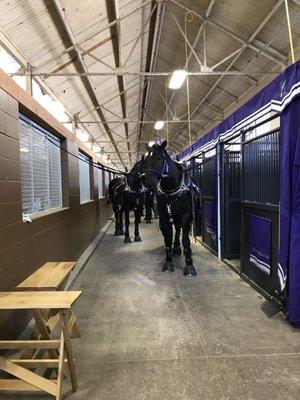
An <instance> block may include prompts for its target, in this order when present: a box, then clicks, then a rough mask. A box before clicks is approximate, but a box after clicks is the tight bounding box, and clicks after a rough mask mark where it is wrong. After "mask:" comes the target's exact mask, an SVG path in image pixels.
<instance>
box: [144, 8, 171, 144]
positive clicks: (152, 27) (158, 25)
mask: <svg viewBox="0 0 300 400" xmlns="http://www.w3.org/2000/svg"><path fill="white" fill-rule="evenodd" d="M154 7H156V10H155V11H154V14H152V17H151V19H150V24H149V35H148V48H147V59H146V66H145V73H149V74H150V73H151V72H150V71H153V70H154V69H155V64H156V58H157V51H155V50H156V48H157V46H158V44H159V42H160V34H161V30H162V23H163V17H164V12H165V2H164V3H163V4H162V3H161V2H159V3H158V4H156V2H155V1H152V3H151V11H152V10H153V8H154ZM146 71H147V72H146ZM149 76H150V75H149ZM151 87H152V81H151V80H150V79H149V78H147V76H146V75H145V78H144V90H143V95H142V102H141V119H142V120H143V119H144V118H145V113H146V110H147V105H148V98H149V93H150V90H151ZM139 128H140V129H139V135H138V140H140V139H141V135H142V124H140V127H139ZM138 151H139V144H138V146H137V152H138Z"/></svg>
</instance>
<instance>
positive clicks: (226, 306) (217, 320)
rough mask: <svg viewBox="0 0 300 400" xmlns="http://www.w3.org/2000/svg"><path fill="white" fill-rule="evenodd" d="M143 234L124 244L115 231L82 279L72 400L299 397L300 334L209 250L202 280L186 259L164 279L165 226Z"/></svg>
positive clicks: (203, 255)
mask: <svg viewBox="0 0 300 400" xmlns="http://www.w3.org/2000/svg"><path fill="white" fill-rule="evenodd" d="M141 231H142V238H143V242H142V243H132V244H130V245H124V244H123V243H122V238H115V237H113V236H112V233H113V229H112V227H111V228H110V229H109V231H108V233H107V235H106V236H105V237H104V239H103V240H102V242H101V243H100V244H99V246H98V248H97V250H96V251H95V253H94V254H93V256H92V257H91V259H90V261H89V263H88V265H87V267H86V269H85V270H84V271H83V273H82V275H81V276H80V278H79V280H78V281H77V283H76V287H75V288H76V289H82V290H83V295H82V298H81V300H80V301H79V302H78V304H77V308H76V312H77V315H78V317H79V323H80V326H81V330H82V332H83V337H82V339H81V340H80V341H78V342H77V345H75V354H76V359H77V368H78V376H79V389H78V392H77V393H76V394H75V395H72V396H71V398H72V399H73V398H74V399H82V400H85V399H89V400H92V399H95V400H96V399H97V400H98V399H105V400H108V399H116V400H119V399H120V400H138V399H147V400H152V399H153V400H154V399H155V400H156V399H157V400H161V399H164V400H167V399H170V400H171V399H172V400H175V399H176V400H177V399H178V400H179V399H180V400H183V399H195V400H196V399H197V400H199V399H201V400H205V399H213V400H216V399H235V400H236V399H264V400H266V399H272V400H275V399H281V400H283V399H296V398H298V395H299V393H300V341H299V333H297V332H296V331H294V330H293V329H292V328H291V327H290V326H288V325H287V324H286V323H285V321H284V320H283V318H282V317H280V316H278V317H275V318H274V319H272V320H269V319H267V318H266V317H265V316H264V314H263V313H262V312H261V311H260V308H259V307H260V304H261V303H262V301H263V299H262V298H261V296H259V295H258V294H257V293H256V292H255V291H254V290H253V289H252V288H250V287H249V286H248V285H247V284H246V283H244V282H243V281H242V280H241V279H240V278H239V277H238V276H237V275H236V274H235V273H233V272H232V271H231V270H230V269H229V268H227V267H226V266H224V265H223V264H219V263H218V261H217V260H216V258H215V257H214V256H212V255H211V254H210V253H209V252H208V251H207V250H205V249H203V248H202V246H201V245H194V253H195V261H196V265H197V271H198V277H197V278H196V279H187V278H184V277H183V276H182V273H181V268H182V261H183V259H182V260H179V259H177V260H176V272H175V273H174V274H165V273H162V272H161V271H160V264H161V261H162V259H163V247H162V242H161V236H160V233H159V231H158V229H157V224H156V223H155V224H152V225H151V226H149V225H145V224H143V225H142V230H141ZM283 365H284V367H282V366H283Z"/></svg>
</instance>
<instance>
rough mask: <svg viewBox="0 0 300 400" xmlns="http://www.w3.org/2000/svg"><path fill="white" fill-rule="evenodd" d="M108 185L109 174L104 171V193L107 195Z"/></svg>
mask: <svg viewBox="0 0 300 400" xmlns="http://www.w3.org/2000/svg"><path fill="white" fill-rule="evenodd" d="M108 185H109V172H108V171H104V193H107V191H108Z"/></svg>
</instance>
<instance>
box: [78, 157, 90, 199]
mask: <svg viewBox="0 0 300 400" xmlns="http://www.w3.org/2000/svg"><path fill="white" fill-rule="evenodd" d="M79 157H80V159H79V182H80V203H84V202H86V201H89V200H91V183H90V182H91V181H90V159H89V157H88V156H86V155H85V154H83V153H81V152H79Z"/></svg>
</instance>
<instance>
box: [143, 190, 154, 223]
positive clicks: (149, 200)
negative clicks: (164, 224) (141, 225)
mask: <svg viewBox="0 0 300 400" xmlns="http://www.w3.org/2000/svg"><path fill="white" fill-rule="evenodd" d="M145 212H146V213H145V222H146V224H151V220H152V217H153V214H152V212H153V213H154V217H156V214H155V208H154V192H153V191H152V190H151V189H149V188H145Z"/></svg>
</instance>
